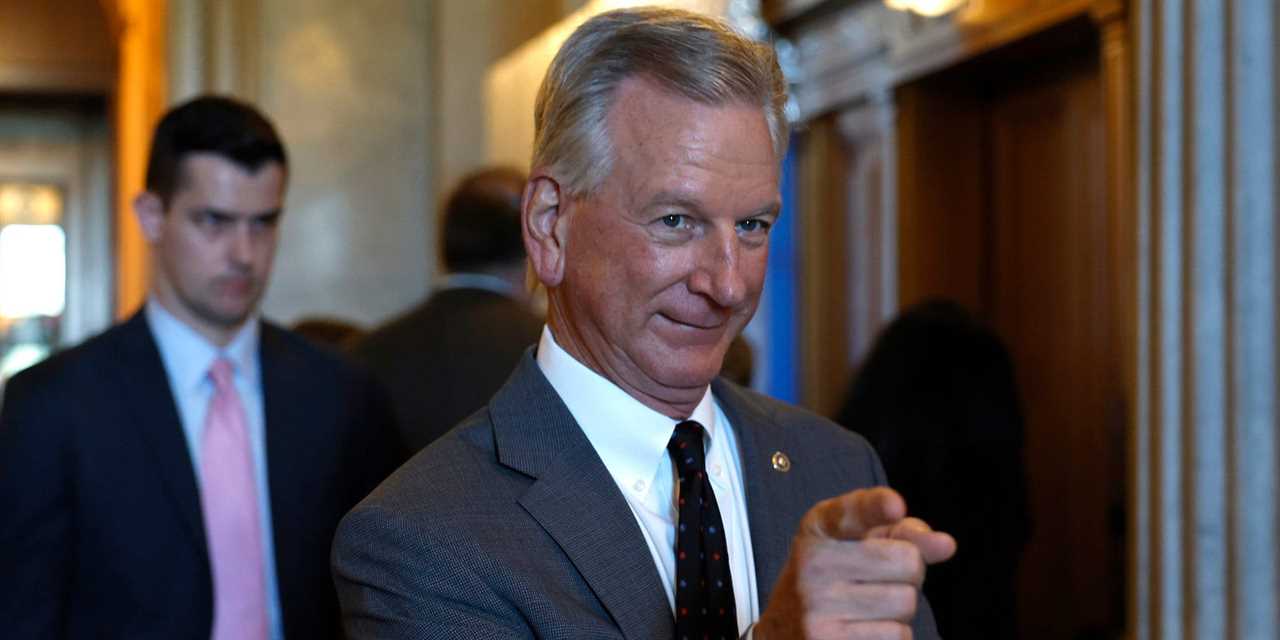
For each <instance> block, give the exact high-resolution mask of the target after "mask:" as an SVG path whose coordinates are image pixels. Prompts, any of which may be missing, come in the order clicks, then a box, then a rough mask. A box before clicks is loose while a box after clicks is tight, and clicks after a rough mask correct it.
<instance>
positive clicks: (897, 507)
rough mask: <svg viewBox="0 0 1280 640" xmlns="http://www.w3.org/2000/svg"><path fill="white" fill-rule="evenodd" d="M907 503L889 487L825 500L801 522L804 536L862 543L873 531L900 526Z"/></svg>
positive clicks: (851, 492) (855, 492) (810, 510)
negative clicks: (859, 541)
mask: <svg viewBox="0 0 1280 640" xmlns="http://www.w3.org/2000/svg"><path fill="white" fill-rule="evenodd" d="M906 515H907V503H906V502H905V501H903V499H902V496H900V495H898V492H897V491H894V490H893V489H890V488H888V487H875V488H872V489H858V490H856V491H850V492H849V493H846V494H843V495H839V496H836V497H834V498H830V499H827V500H823V501H822V502H819V503H818V504H816V505H814V506H813V508H812V509H809V512H808V513H806V514H805V516H804V519H803V520H801V521H800V533H801V534H803V535H810V536H815V537H820V538H831V539H835V540H862V539H864V538H866V537H867V536H868V535H870V534H871V533H872V530H874V529H877V528H880V527H886V526H891V525H896V524H898V523H899V522H900V521H901V520H902V518H903V517H905V516H906Z"/></svg>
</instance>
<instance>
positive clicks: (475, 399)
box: [351, 289, 542, 451]
mask: <svg viewBox="0 0 1280 640" xmlns="http://www.w3.org/2000/svg"><path fill="white" fill-rule="evenodd" d="M541 331H542V320H541V319H540V318H538V316H536V315H534V314H533V312H531V311H530V310H529V309H528V307H527V306H525V305H524V304H522V303H520V302H519V301H517V300H513V299H511V298H509V297H507V296H504V295H501V294H497V293H494V292H492V291H485V290H483V289H445V290H443V291H438V292H436V293H434V294H432V295H431V296H430V297H429V298H427V300H426V301H425V302H423V303H422V304H421V305H419V306H418V307H416V308H415V309H413V310H412V311H410V312H409V313H407V314H405V315H404V316H401V317H400V318H398V319H396V320H393V321H391V322H390V323H389V324H387V325H386V326H384V327H381V328H379V329H378V330H376V331H374V332H373V333H371V334H369V335H368V336H366V337H365V338H364V339H363V340H361V341H360V342H359V343H358V344H356V345H355V347H354V348H353V349H352V352H351V355H352V356H353V357H354V358H355V359H356V360H357V361H358V362H360V363H362V364H364V365H365V366H367V367H368V368H369V369H370V370H372V371H373V372H374V374H375V375H376V376H377V377H378V380H379V382H381V383H382V384H383V385H384V386H386V388H387V389H388V390H389V391H390V392H391V400H392V405H393V406H394V407H395V411H396V424H398V425H399V426H400V429H401V431H402V432H403V434H404V439H405V442H406V443H408V444H409V446H410V447H411V448H412V449H413V450H414V451H417V450H418V449H421V448H422V447H425V446H427V445H428V444H431V442H432V441H434V440H435V439H436V438H439V437H440V436H442V435H444V432H446V431H448V430H449V429H450V428H451V427H453V426H454V425H456V424H458V423H459V422H461V421H462V419H463V418H465V417H467V416H469V415H471V414H472V413H474V412H475V411H476V410H477V409H479V408H480V407H483V406H484V404H485V403H486V402H488V401H489V398H490V397H492V396H493V394H494V392H495V391H497V390H498V387H501V386H502V383H503V381H504V380H506V379H507V376H508V375H510V374H511V370H512V369H513V368H515V366H516V363H517V362H519V361H520V356H521V355H522V354H523V353H524V352H525V349H528V348H529V345H531V344H534V343H536V342H537V341H538V336H539V334H540V333H541Z"/></svg>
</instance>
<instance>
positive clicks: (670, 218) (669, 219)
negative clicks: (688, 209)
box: [662, 213, 685, 229]
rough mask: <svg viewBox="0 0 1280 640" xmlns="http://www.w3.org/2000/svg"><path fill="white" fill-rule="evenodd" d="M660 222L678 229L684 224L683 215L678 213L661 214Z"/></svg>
mask: <svg viewBox="0 0 1280 640" xmlns="http://www.w3.org/2000/svg"><path fill="white" fill-rule="evenodd" d="M662 224H664V225H666V226H668V227H670V228H672V229H679V228H680V227H682V226H684V225H685V217H684V216H682V215H680V214H678V213H669V214H667V215H665V216H662Z"/></svg>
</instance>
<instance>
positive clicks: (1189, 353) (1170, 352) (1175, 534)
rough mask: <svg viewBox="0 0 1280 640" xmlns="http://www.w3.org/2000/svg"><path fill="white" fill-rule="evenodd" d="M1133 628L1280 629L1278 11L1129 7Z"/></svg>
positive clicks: (1177, 2) (1183, 632)
mask: <svg viewBox="0 0 1280 640" xmlns="http://www.w3.org/2000/svg"><path fill="white" fill-rule="evenodd" d="M1131 11H1132V15H1133V24H1134V29H1135V37H1136V47H1135V52H1134V68H1135V72H1136V74H1137V75H1136V83H1137V84H1136V105H1135V106H1136V109H1135V114H1134V116H1135V124H1136V128H1135V130H1136V134H1137V135H1136V148H1135V152H1136V159H1137V162H1136V164H1135V171H1136V186H1137V192H1136V205H1137V206H1136V212H1137V239H1138V246H1137V252H1138V267H1139V269H1138V281H1137V294H1138V295H1137V299H1138V309H1137V314H1138V318H1137V320H1138V322H1137V325H1138V326H1137V331H1138V340H1137V345H1138V347H1137V352H1136V353H1135V354H1133V356H1134V357H1135V359H1136V361H1137V376H1136V387H1137V389H1136V392H1137V399H1138V404H1137V415H1136V416H1135V418H1136V433H1135V440H1134V444H1135V447H1136V448H1135V451H1134V457H1133V463H1134V466H1133V476H1132V477H1133V514H1132V524H1133V527H1134V531H1133V535H1134V536H1135V538H1134V540H1135V544H1134V549H1135V553H1134V558H1133V564H1132V569H1133V600H1132V606H1131V612H1132V616H1131V624H1132V625H1133V631H1134V633H1133V634H1132V635H1133V637H1134V638H1138V639H1140V640H1141V639H1148V638H1151V639H1161V640H1163V639H1179V640H1180V639H1183V638H1187V639H1196V638H1215V639H1217V638H1221V639H1224V640H1235V639H1241V640H1243V639H1246V638H1247V639H1250V640H1254V639H1258V640H1263V639H1274V638H1280V631H1278V629H1280V619H1278V618H1277V607H1278V604H1277V603H1280V589H1278V587H1277V579H1278V578H1277V576H1278V574H1277V551H1278V550H1280V539H1278V536H1277V533H1276V531H1277V495H1276V489H1277V464H1276V462H1277V430H1278V429H1277V427H1278V425H1277V415H1276V397H1277V392H1278V390H1280V388H1278V386H1277V375H1276V365H1277V340H1276V306H1277V286H1276V285H1277V283H1276V249H1277V244H1276V235H1275V231H1276V220H1275V218H1276V215H1275V205H1276V195H1277V184H1278V183H1280V175H1277V165H1276V149H1277V126H1276V124H1277V114H1278V113H1280V104H1278V100H1277V92H1276V88H1277V82H1276V78H1277V75H1276V74H1277V57H1278V56H1277V45H1276V36H1277V35H1278V34H1277V33H1276V32H1277V8H1276V6H1275V4H1274V2H1273V0H1135V2H1133V3H1132V4H1131Z"/></svg>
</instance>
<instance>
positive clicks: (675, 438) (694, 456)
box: [667, 420, 706, 476]
mask: <svg viewBox="0 0 1280 640" xmlns="http://www.w3.org/2000/svg"><path fill="white" fill-rule="evenodd" d="M702 433H703V429H702V425H701V424H698V423H697V422H695V421H693V420H685V421H684V422H681V423H680V424H677V425H676V429H675V431H674V432H673V433H672V434H671V441H670V442H668V443H667V452H668V453H670V454H671V460H672V461H673V462H675V465H676V471H677V472H679V474H680V475H681V476H684V475H685V474H686V472H688V471H702V470H703V467H705V466H706V452H705V451H704V450H703V447H702Z"/></svg>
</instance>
